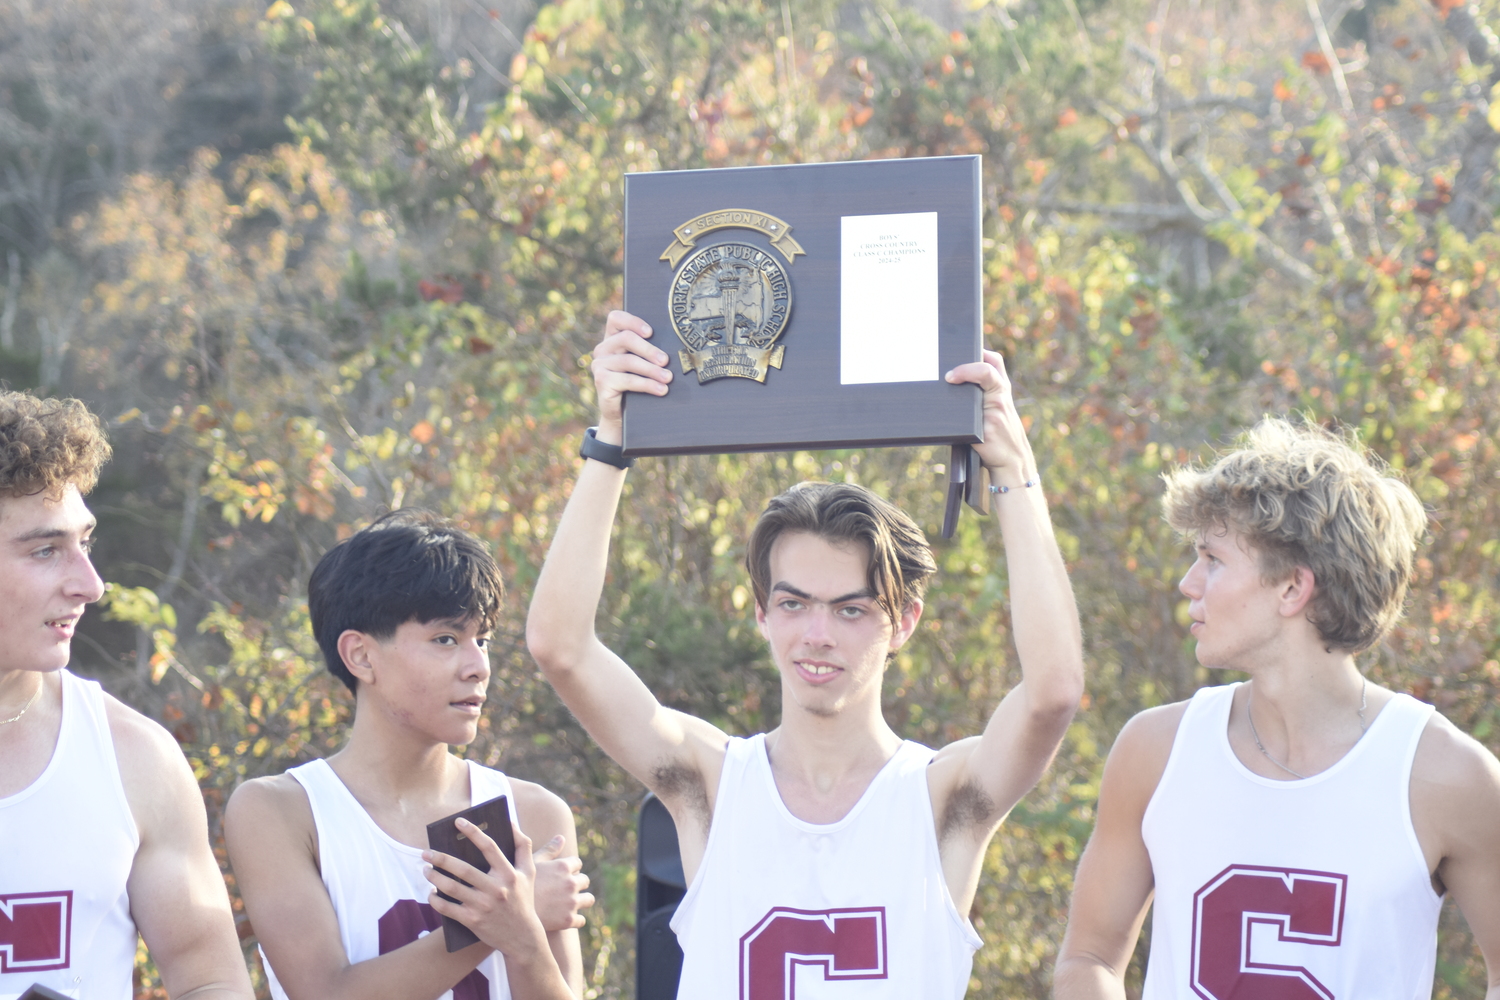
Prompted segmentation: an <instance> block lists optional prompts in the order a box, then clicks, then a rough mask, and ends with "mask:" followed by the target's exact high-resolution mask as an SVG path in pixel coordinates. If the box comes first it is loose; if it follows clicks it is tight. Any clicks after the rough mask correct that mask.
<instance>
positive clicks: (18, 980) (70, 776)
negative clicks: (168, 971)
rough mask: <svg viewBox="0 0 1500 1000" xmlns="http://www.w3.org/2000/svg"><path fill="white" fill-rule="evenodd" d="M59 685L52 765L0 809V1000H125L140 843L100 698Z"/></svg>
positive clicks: (85, 687)
mask: <svg viewBox="0 0 1500 1000" xmlns="http://www.w3.org/2000/svg"><path fill="white" fill-rule="evenodd" d="M60 676H61V678H62V725H61V727H60V728H59V729H58V734H57V748H56V749H55V750H53V752H52V759H51V760H50V761H49V762H48V763H47V767H46V769H45V770H43V771H42V773H41V775H40V776H39V777H38V778H37V779H36V780H35V781H33V782H32V783H31V784H30V785H29V786H28V787H26V788H25V789H23V790H21V791H19V792H17V793H16V794H14V795H11V796H9V797H7V798H3V799H0V1000H13V998H15V997H18V996H20V995H21V994H22V993H24V992H25V991H26V989H27V988H28V987H29V986H31V984H32V983H40V984H42V985H43V986H48V987H51V988H52V989H54V990H57V991H58V992H59V993H62V994H64V995H65V996H70V997H86V998H88V1000H130V997H131V996H132V995H133V992H134V990H133V989H132V987H133V983H132V978H131V977H132V974H133V973H134V971H135V941H136V930H135V921H133V920H132V919H131V917H130V899H129V897H128V896H127V895H126V894H125V884H126V882H127V881H128V880H129V878H130V869H131V866H132V865H133V864H134V863H135V853H136V850H137V848H139V847H140V843H141V838H140V833H139V831H138V830H137V828H136V824H135V816H134V815H132V813H131V812H130V803H129V802H127V801H126V799H125V786H124V785H123V784H122V783H121V781H120V764H119V761H118V760H117V759H116V757H115V741H114V738H113V737H112V736H111V735H110V731H109V719H108V717H107V716H106V715H105V711H104V692H103V691H102V690H100V688H99V685H98V684H97V683H96V682H94V681H86V680H82V679H81V678H78V677H75V676H73V675H72V674H71V673H69V672H68V671H66V670H64V671H62V672H61V674H60Z"/></svg>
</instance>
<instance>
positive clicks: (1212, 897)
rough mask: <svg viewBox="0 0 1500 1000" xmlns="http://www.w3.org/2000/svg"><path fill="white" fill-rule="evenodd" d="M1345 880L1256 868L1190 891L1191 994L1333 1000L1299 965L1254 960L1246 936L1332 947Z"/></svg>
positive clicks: (1237, 868)
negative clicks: (1191, 934)
mask: <svg viewBox="0 0 1500 1000" xmlns="http://www.w3.org/2000/svg"><path fill="white" fill-rule="evenodd" d="M1348 882H1349V877H1348V876H1347V875H1338V874H1335V873H1334V872H1314V871H1304V870H1302V869H1299V868H1263V867H1260V866H1258V865H1230V866H1229V867H1228V868H1225V869H1224V870H1223V871H1222V872H1220V873H1219V874H1217V875H1215V876H1214V877H1213V878H1212V879H1211V880H1210V881H1209V882H1208V884H1207V885H1205V886H1204V887H1203V888H1201V889H1199V890H1198V891H1197V892H1196V893H1195V894H1194V895H1193V992H1194V993H1197V994H1198V995H1199V996H1200V997H1203V998H1204V1000H1335V998H1334V995H1333V993H1331V992H1330V991H1329V989H1328V987H1326V986H1324V985H1323V984H1322V983H1320V982H1318V979H1317V977H1316V976H1314V975H1313V974H1312V973H1311V972H1309V971H1308V970H1307V969H1306V968H1304V967H1303V966H1301V965H1293V964H1289V963H1286V962H1275V961H1271V960H1269V959H1270V956H1267V955H1262V956H1261V957H1260V958H1259V959H1257V957H1256V955H1255V954H1253V951H1254V943H1253V941H1252V938H1253V937H1256V936H1260V937H1261V940H1262V941H1263V942H1265V945H1266V946H1268V947H1274V945H1272V944H1271V943H1270V942H1271V941H1272V940H1274V941H1277V942H1287V943H1290V944H1304V945H1317V946H1321V947H1325V948H1335V947H1338V944H1339V942H1340V940H1341V939H1342V937H1343V933H1344V895H1345V890H1346V889H1347V888H1348ZM1257 927H1260V928H1261V934H1260V935H1256V934H1255V931H1256V928H1257ZM1272 932H1274V934H1275V938H1274V939H1272V938H1270V937H1269V934H1270V933H1272Z"/></svg>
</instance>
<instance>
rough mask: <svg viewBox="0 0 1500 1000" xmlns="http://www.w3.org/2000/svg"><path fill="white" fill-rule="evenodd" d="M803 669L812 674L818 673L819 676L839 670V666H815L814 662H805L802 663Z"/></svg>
mask: <svg viewBox="0 0 1500 1000" xmlns="http://www.w3.org/2000/svg"><path fill="white" fill-rule="evenodd" d="M802 669H803V670H806V671H807V672H808V673H810V674H817V675H819V676H822V675H823V674H831V673H834V672H835V671H837V670H838V667H823V666H814V665H813V664H811V663H804V664H803V665H802Z"/></svg>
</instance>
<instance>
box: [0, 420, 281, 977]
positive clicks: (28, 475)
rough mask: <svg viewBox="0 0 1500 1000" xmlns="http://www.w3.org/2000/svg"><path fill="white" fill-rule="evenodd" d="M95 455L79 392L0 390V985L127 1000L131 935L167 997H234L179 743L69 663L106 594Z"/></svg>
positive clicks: (200, 817) (227, 947) (219, 907)
mask: <svg viewBox="0 0 1500 1000" xmlns="http://www.w3.org/2000/svg"><path fill="white" fill-rule="evenodd" d="M109 454H110V449H109V445H108V444H107V443H106V442H105V440H104V434H103V432H102V431H101V429H100V427H99V421H98V420H97V419H96V418H95V417H94V416H93V414H91V413H89V412H88V410H87V409H85V408H84V405H83V404H82V403H80V402H78V401H77V400H76V399H68V400H56V399H37V398H35V397H33V396H30V395H27V394H25V393H19V392H3V393H0V608H3V612H0V859H3V860H0V998H8V997H15V996H18V995H19V994H21V993H23V992H24V991H25V990H26V989H27V988H28V987H30V986H31V985H32V984H33V983H40V984H41V985H43V986H47V987H50V988H51V989H53V990H56V991H58V992H60V993H62V994H64V995H66V996H70V997H87V998H89V1000H95V998H99V1000H129V998H130V997H131V996H132V995H133V992H134V991H133V982H132V974H133V972H134V970H135V953H136V934H137V932H139V934H140V936H141V937H142V938H143V939H145V942H146V946H147V947H148V948H149V949H150V952H151V957H152V959H153V960H155V962H156V967H157V969H158V970H159V971H160V972H161V977H162V982H163V984H164V985H165V986H166V989H167V992H168V993H169V994H170V995H171V996H172V997H176V998H183V997H189V996H191V997H193V998H195V1000H210V998H215V1000H230V998H235V1000H248V998H249V997H250V996H251V990H250V980H249V978H248V976H247V975H246V972H245V962H244V958H243V956H242V955H241V953H240V947H239V939H238V938H237V936H236V935H235V929H234V920H233V917H232V916H231V914H230V909H229V896H228V894H227V893H226V892H225V890H224V880H223V878H222V877H221V876H220V874H219V866H218V864H217V862H215V860H214V856H213V852H212V851H211V850H210V849H209V844H208V823H207V818H206V816H205V813H204V809H203V799H202V798H201V797H200V796H199V793H198V785H197V783H196V782H195V781H194V780H193V774H192V771H191V770H189V768H188V765H187V761H186V760H184V759H183V756H182V751H181V750H180V749H178V746H177V743H176V741H174V740H173V739H172V737H171V736H170V735H168V734H167V732H166V731H165V730H164V729H162V728H161V727H160V726H158V725H157V724H156V723H154V722H152V721H150V720H149V719H147V718H145V717H144V716H142V715H141V714H139V713H138V712H135V711H132V710H131V709H129V708H127V707H125V706H124V705H122V704H121V703H120V702H118V701H116V700H115V699H114V698H111V697H110V696H109V695H107V694H105V693H104V692H103V691H102V690H100V688H99V685H98V684H97V683H95V682H94V681H86V680H83V679H81V678H79V677H76V676H74V675H73V674H72V673H70V672H69V671H68V670H67V669H65V668H66V667H67V665H68V661H69V652H70V648H71V645H72V640H73V632H74V629H75V628H76V627H77V625H78V620H79V619H80V618H81V617H82V616H83V612H84V608H85V607H87V606H88V605H89V604H90V603H92V602H94V601H97V600H98V599H99V597H100V595H102V594H103V593H104V584H103V582H102V581H101V580H100V579H99V574H98V573H96V572H94V566H93V564H92V563H91V562H90V560H89V549H90V547H91V546H92V544H93V532H94V518H93V515H91V514H90V513H89V509H88V507H87V506H86V505H85V504H84V502H83V496H84V494H85V493H87V492H88V491H89V490H90V489H92V488H93V486H94V484H95V482H96V481H97V480H98V478H99V467H100V466H101V465H103V464H104V462H105V461H107V460H108V458H109Z"/></svg>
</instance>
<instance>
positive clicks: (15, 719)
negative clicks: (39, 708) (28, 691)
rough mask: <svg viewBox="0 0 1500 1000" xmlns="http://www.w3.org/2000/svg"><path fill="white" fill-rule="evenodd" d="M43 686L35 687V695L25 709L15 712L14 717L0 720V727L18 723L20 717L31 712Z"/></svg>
mask: <svg viewBox="0 0 1500 1000" xmlns="http://www.w3.org/2000/svg"><path fill="white" fill-rule="evenodd" d="M43 686H44V685H41V684H38V685H37V686H36V694H34V695H32V696H31V700H30V701H28V702H27V703H26V707H25V708H23V709H21V710H20V711H19V712H17V713H16V714H15V715H12V716H11V717H10V718H8V719H0V726H8V725H10V724H11V723H12V722H19V721H20V719H21V716H23V715H25V714H26V713H27V712H29V711H31V706H32V705H35V704H36V700H37V699H38V698H40V697H41V696H42V688H43Z"/></svg>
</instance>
